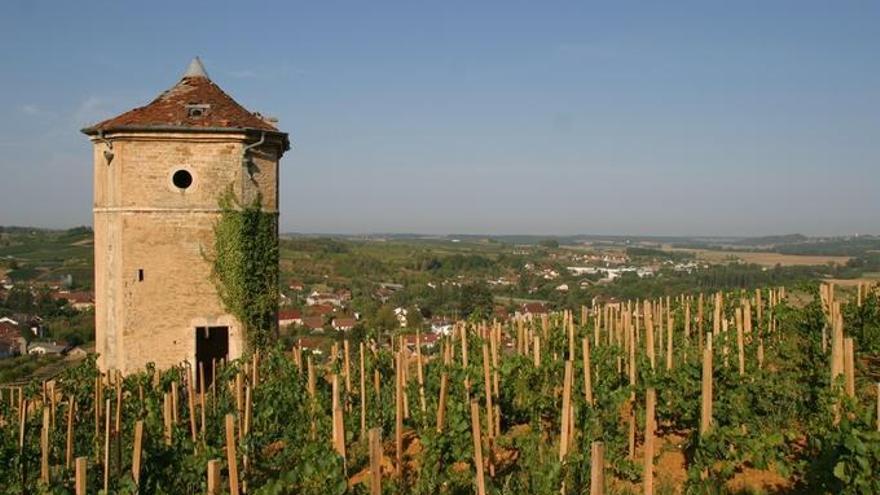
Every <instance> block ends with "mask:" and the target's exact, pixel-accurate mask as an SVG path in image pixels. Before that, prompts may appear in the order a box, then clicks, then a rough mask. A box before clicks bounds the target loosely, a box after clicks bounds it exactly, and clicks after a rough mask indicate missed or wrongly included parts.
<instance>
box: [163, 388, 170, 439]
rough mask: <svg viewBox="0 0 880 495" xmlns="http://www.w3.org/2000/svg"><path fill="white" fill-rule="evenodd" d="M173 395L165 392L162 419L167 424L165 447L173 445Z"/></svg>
mask: <svg viewBox="0 0 880 495" xmlns="http://www.w3.org/2000/svg"><path fill="white" fill-rule="evenodd" d="M171 416H172V414H171V394H169V393H168V392H165V395H164V402H163V403H162V419H163V420H164V422H165V445H171V423H172V419H171Z"/></svg>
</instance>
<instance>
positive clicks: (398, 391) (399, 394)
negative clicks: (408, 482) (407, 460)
mask: <svg viewBox="0 0 880 495" xmlns="http://www.w3.org/2000/svg"><path fill="white" fill-rule="evenodd" d="M402 356H403V351H402V350H401V351H399V352H398V353H397V366H396V370H395V371H396V373H395V380H394V404H395V406H394V456H395V461H396V463H395V466H394V468H395V472H396V474H397V476H398V477H400V476H401V475H402V474H403V369H402V367H403V357H402Z"/></svg>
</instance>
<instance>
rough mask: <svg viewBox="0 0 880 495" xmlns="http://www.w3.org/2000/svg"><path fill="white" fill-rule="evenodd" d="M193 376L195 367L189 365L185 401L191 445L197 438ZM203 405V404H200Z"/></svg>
mask: <svg viewBox="0 0 880 495" xmlns="http://www.w3.org/2000/svg"><path fill="white" fill-rule="evenodd" d="M195 376H196V370H195V368H192V367H190V372H189V373H187V383H186V402H187V409H188V410H189V430H190V434H191V435H192V441H193V445H195V443H196V439H197V438H198V426H196V398H195V395H196V384H195V381H196V380H195ZM202 407H204V406H202Z"/></svg>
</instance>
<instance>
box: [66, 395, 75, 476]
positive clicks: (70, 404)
mask: <svg viewBox="0 0 880 495" xmlns="http://www.w3.org/2000/svg"><path fill="white" fill-rule="evenodd" d="M75 410H76V401H75V400H74V398H73V395H71V396H70V398H69V399H68V401H67V442H66V443H65V448H64V468H65V469H70V467H71V465H72V464H73V417H74V416H73V415H74V411H75Z"/></svg>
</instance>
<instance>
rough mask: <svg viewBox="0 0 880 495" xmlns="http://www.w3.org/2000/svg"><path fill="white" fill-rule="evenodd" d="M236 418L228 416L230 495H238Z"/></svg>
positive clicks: (227, 460)
mask: <svg viewBox="0 0 880 495" xmlns="http://www.w3.org/2000/svg"><path fill="white" fill-rule="evenodd" d="M235 457H236V455H235V416H233V415H232V414H227V415H226V462H227V464H228V465H229V493H230V495H238V464H237V463H236V462H237V461H236V459H235Z"/></svg>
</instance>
